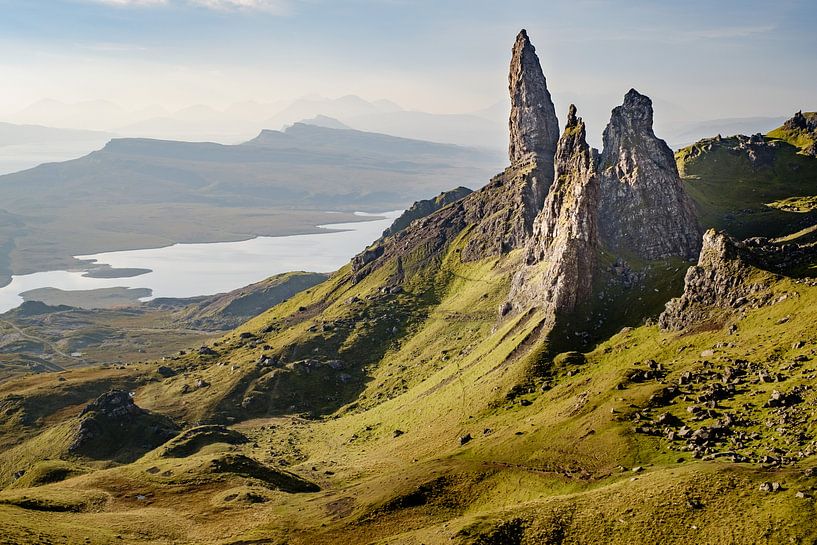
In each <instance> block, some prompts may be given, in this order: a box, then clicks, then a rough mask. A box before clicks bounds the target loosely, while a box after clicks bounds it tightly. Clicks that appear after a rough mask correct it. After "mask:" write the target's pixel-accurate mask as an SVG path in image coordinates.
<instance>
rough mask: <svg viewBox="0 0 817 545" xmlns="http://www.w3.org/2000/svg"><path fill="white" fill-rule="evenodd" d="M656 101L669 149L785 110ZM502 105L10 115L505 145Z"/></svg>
mask: <svg viewBox="0 0 817 545" xmlns="http://www.w3.org/2000/svg"><path fill="white" fill-rule="evenodd" d="M557 98H559V99H560V100H557V102H560V101H561V102H564V100H567V99H566V98H565V97H557ZM574 98H575V97H574ZM658 103H659V104H661V112H662V119H658V120H657V121H656V123H657V125H658V127H659V129H660V134H662V135H664V137H665V138H666V140H667V142H668V143H669V145H670V146H671V147H672V148H673V149H679V148H681V147H684V146H687V145H689V144H690V143H692V142H695V141H697V140H700V139H701V138H705V137H707V136H711V135H713V134H718V133H720V134H722V135H724V136H727V135H733V134H754V133H758V132H760V133H766V132H768V131H769V130H771V129H773V128H774V127H777V126H778V125H780V123H782V122H783V120H784V119H785V117H784V116H771V117H740V118H723V119H711V120H693V121H684V120H685V119H686V118H688V116H689V114H688V113H686V112H684V111H682V109H680V108H679V107H678V106H675V105H672V104H669V103H662V102H661V101H658ZM565 106H566V104H565ZM585 112H586V113H587V110H585ZM593 112H595V113H593ZM508 113H509V104H508V102H507V101H504V100H502V101H498V102H496V103H495V104H492V105H491V106H489V107H487V108H484V109H481V110H478V111H474V112H470V113H458V114H436V113H429V112H422V111H415V110H407V109H404V108H403V107H401V106H400V105H398V104H396V103H394V102H392V101H389V100H382V99H381V100H373V101H367V100H364V99H362V98H360V97H358V96H355V95H347V96H343V97H340V98H335V99H330V98H324V97H303V98H299V99H297V100H293V101H278V102H271V103H261V102H254V101H247V102H240V103H236V104H233V105H231V106H229V107H227V108H224V109H221V110H219V109H215V108H212V107H210V106H206V105H201V104H199V105H193V106H189V107H186V108H183V109H180V110H176V111H171V110H168V109H166V108H163V107H160V106H153V107H149V108H143V109H141V110H136V111H128V110H126V109H124V108H121V107H120V106H118V105H116V104H114V103H112V102H109V101H104V100H96V101H87V102H79V103H74V104H66V103H63V102H59V101H56V100H41V101H39V102H36V103H34V104H32V105H31V106H29V107H27V108H25V109H24V110H22V111H20V112H18V113H17V114H15V115H13V116H11V117H10V119H9V121H14V122H17V123H34V124H38V125H46V126H50V127H84V128H88V129H98V130H105V131H108V132H111V133H114V134H118V135H122V136H128V137H143V138H160V139H170V140H187V141H197V142H200V141H213V142H220V143H225V144H236V143H240V142H244V141H246V140H248V139H250V138H252V137H253V136H254V135H256V134H258V132H259V131H261V130H262V129H283V128H285V127H287V126H290V125H292V124H294V123H297V122H300V121H307V122H309V123H310V124H313V125H319V126H325V127H328V128H351V129H357V130H362V131H370V132H379V133H384V134H390V135H394V136H400V137H404V138H415V139H420V140H428V141H431V142H445V143H451V144H458V145H461V146H471V147H480V148H489V149H495V150H498V149H504V148H505V147H506V142H505V132H506V128H507V124H508ZM590 113H591V115H590V117H591V118H595V117H600V118H605V117H606V116H607V112H606V111H604V109H603V108H596V109H595V110H591V112H590ZM327 118H331V119H332V122H331V123H330V122H328V121H327ZM0 139H2V129H0ZM591 144H592V145H596V146H598V145H600V142H595V141H591ZM89 151H90V150H89Z"/></svg>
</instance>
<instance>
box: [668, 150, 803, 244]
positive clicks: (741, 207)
mask: <svg viewBox="0 0 817 545" xmlns="http://www.w3.org/2000/svg"><path fill="white" fill-rule="evenodd" d="M736 145H737V140H736V139H734V138H724V139H722V140H720V141H715V140H711V139H710V140H704V141H701V142H699V143H697V144H694V145H692V146H689V147H687V148H684V149H681V150H679V151H678V152H677V153H676V161H677V163H678V170H679V172H680V173H681V176H682V179H683V180H684V186H685V188H686V190H687V191H688V192H689V194H690V196H691V197H692V198H693V200H694V201H695V205H696V208H697V210H698V215H699V217H700V218H701V223H702V225H703V226H704V228H709V227H715V228H717V229H723V230H726V231H728V232H729V233H730V234H732V235H733V236H736V237H738V238H746V237H750V236H767V237H779V236H783V235H786V234H789V233H791V232H794V231H797V230H800V229H802V228H804V227H806V226H808V225H812V224H813V223H815V221H816V220H817V215H815V212H814V211H813V210H812V211H809V212H806V213H803V212H802V211H799V210H798V211H796V212H795V211H791V210H788V209H782V208H781V207H779V206H770V205H769V204H770V203H777V202H780V201H784V200H785V199H792V198H795V199H798V200H800V199H811V198H812V197H813V196H814V195H815V194H817V159H815V158H813V157H807V156H804V155H801V154H799V153H798V149H797V148H795V147H794V146H792V145H790V144H788V143H785V142H782V141H778V142H777V146H776V147H775V148H774V153H773V158H772V160H771V162H770V163H769V164H762V165H753V163H752V162H751V161H750V159H749V157H748V156H747V154H746V152H738V151H735V150H734V147H735V146H736Z"/></svg>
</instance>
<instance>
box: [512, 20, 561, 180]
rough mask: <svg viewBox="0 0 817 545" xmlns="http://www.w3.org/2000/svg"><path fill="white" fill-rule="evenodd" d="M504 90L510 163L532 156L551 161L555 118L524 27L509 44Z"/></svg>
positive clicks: (556, 138)
mask: <svg viewBox="0 0 817 545" xmlns="http://www.w3.org/2000/svg"><path fill="white" fill-rule="evenodd" d="M508 90H509V92H510V95H511V117H510V122H509V125H510V133H511V139H510V146H509V150H508V151H509V156H510V160H511V165H519V164H522V163H525V162H527V161H529V160H531V159H532V158H538V159H544V160H545V161H548V160H550V161H552V160H553V156H554V155H555V154H556V144H557V142H558V141H559V121H558V120H557V119H556V109H555V108H554V106H553V101H552V100H551V97H550V92H549V91H548V88H547V80H546V79H545V75H544V73H543V72H542V66H541V65H540V64H539V57H538V56H537V55H536V48H534V47H533V44H531V43H530V39H528V33H527V31H525V30H524V29H522V30H521V31H520V32H519V35H518V36H517V37H516V42H515V43H514V45H513V53H512V55H511V69H510V73H509V75H508Z"/></svg>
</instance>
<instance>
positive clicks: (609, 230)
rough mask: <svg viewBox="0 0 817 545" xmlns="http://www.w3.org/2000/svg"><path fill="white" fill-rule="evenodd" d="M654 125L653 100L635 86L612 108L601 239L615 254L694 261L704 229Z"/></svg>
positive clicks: (604, 156)
mask: <svg viewBox="0 0 817 545" xmlns="http://www.w3.org/2000/svg"><path fill="white" fill-rule="evenodd" d="M652 123H653V109H652V101H651V100H650V99H649V98H648V97H646V96H644V95H642V94H640V93H639V92H638V91H636V90H635V89H631V90H630V91H629V92H628V93H627V95H626V96H625V97H624V103H623V104H622V105H621V106H618V107H617V108H615V109H614V110H613V114H612V118H611V119H610V123H609V124H608V125H607V128H606V129H605V131H604V151H603V152H602V154H601V158H600V165H599V170H600V186H601V202H600V209H599V226H600V230H601V231H600V233H601V238H602V241H603V242H604V244H605V246H606V247H607V248H608V249H610V250H611V251H612V252H614V253H624V254H634V255H636V256H638V257H640V258H643V259H648V260H651V259H661V258H667V257H683V258H687V259H693V258H695V257H697V255H698V251H699V249H700V237H701V230H700V227H699V225H698V221H697V219H696V217H695V212H694V208H693V205H692V201H691V200H690V198H689V197H688V196H687V194H686V193H685V192H684V189H683V186H682V182H681V178H680V176H679V175H678V169H677V167H676V164H675V158H674V157H673V153H672V150H671V149H670V148H669V146H667V144H666V142H664V141H663V140H661V139H660V138H658V137H656V136H655V133H654V132H653V127H652Z"/></svg>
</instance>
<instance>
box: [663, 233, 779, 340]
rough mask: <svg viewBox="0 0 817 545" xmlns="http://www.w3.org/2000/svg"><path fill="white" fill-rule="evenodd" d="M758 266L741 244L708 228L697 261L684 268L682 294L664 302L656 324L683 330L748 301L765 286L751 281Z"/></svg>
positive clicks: (748, 250)
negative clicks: (664, 304) (686, 268)
mask: <svg viewBox="0 0 817 545" xmlns="http://www.w3.org/2000/svg"><path fill="white" fill-rule="evenodd" d="M759 266H760V261H759V258H758V256H757V255H755V254H754V253H753V252H752V251H751V250H750V249H749V248H748V247H747V246H746V245H745V244H743V243H742V242H739V241H736V240H734V239H733V238H732V237H730V236H729V235H727V234H726V233H724V232H719V231H715V230H714V229H710V230H708V231H707V232H706V233H705V234H704V236H703V247H702V249H701V256H700V258H699V260H698V264H697V265H695V266H693V267H690V268H689V269H688V270H687V273H686V277H685V278H684V293H683V295H681V297H678V298H676V299H672V300H671V301H669V302H668V303H667V305H666V308H665V310H664V312H663V313H661V316H659V318H658V325H659V326H660V327H661V328H662V329H665V330H681V329H686V328H687V327H690V326H692V325H695V324H702V323H705V322H707V321H708V320H710V319H711V318H712V317H713V314H719V313H722V312H723V311H728V310H734V309H738V308H740V307H742V306H744V305H748V304H750V303H751V301H750V300H751V299H752V298H753V297H754V296H756V295H757V294H759V293H761V292H763V291H764V290H765V289H766V287H767V286H766V285H765V284H764V283H762V282H755V281H752V280H751V279H752V277H753V272H755V271H756V270H757V267H759ZM755 304H756V303H755Z"/></svg>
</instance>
